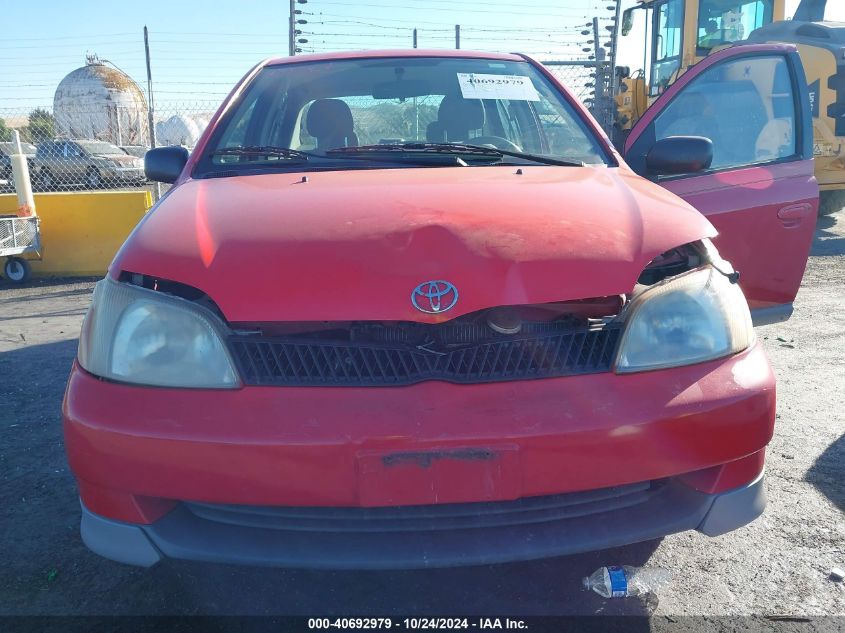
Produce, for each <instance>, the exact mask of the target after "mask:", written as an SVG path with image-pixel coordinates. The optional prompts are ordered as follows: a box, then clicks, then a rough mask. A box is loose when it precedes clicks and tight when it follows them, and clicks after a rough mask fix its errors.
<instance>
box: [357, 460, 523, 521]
mask: <svg viewBox="0 0 845 633" xmlns="http://www.w3.org/2000/svg"><path fill="white" fill-rule="evenodd" d="M357 467H358V468H357V469H358V491H359V498H360V503H361V505H363V506H372V507H376V506H392V505H430V504H439V503H471V502H483V501H506V500H510V499H517V498H519V496H520V494H521V488H522V486H521V479H520V468H519V450H518V447H516V446H510V445H507V446H501V445H499V446H493V447H445V448H427V449H424V450H385V451H363V452H361V453H359V454H358V456H357Z"/></svg>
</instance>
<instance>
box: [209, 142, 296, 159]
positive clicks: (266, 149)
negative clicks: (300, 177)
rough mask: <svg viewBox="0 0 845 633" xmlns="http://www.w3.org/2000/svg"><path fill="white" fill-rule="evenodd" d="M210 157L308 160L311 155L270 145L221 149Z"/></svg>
mask: <svg viewBox="0 0 845 633" xmlns="http://www.w3.org/2000/svg"><path fill="white" fill-rule="evenodd" d="M211 155H212V156H275V157H278V158H297V159H300V160H308V159H309V158H311V155H310V154H309V153H308V152H302V151H300V150H298V149H290V148H289V147H275V146H272V145H247V146H245V147H222V148H220V149H218V150H215V151H213V152H212V153H211Z"/></svg>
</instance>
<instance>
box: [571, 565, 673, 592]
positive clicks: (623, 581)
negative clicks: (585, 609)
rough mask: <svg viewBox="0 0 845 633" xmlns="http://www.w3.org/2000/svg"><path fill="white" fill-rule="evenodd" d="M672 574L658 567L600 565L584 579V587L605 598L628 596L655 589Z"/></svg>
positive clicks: (663, 584) (666, 582)
mask: <svg viewBox="0 0 845 633" xmlns="http://www.w3.org/2000/svg"><path fill="white" fill-rule="evenodd" d="M671 579H672V575H671V574H670V573H669V572H668V571H667V570H665V569H659V568H656V567H628V566H627V565H622V566H616V565H613V566H608V567H599V568H598V569H597V570H596V571H594V572H593V573H592V574H591V575H590V576H586V577H585V578H584V580H583V581H582V584H583V586H584V589H586V590H587V591H590V590H591V589H592V590H593V591H595V592H596V593H597V594H599V595H600V596H603V597H605V598H628V597H630V596H640V595H642V594H644V593H648V592H651V591H655V590H656V589H658V588H660V587H663V586H665V585H667V584H668V583H669V581H670V580H671Z"/></svg>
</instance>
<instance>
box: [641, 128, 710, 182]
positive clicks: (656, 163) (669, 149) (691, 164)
mask: <svg viewBox="0 0 845 633" xmlns="http://www.w3.org/2000/svg"><path fill="white" fill-rule="evenodd" d="M645 161H646V169H647V170H648V173H649V174H651V175H654V176H669V175H677V174H693V173H696V172H699V171H703V170H705V169H708V168H709V167H710V164H711V163H712V162H713V143H712V142H711V141H710V139H709V138H704V137H703V136H670V137H668V138H664V139H660V140H659V141H657V142H656V143H655V144H654V145H653V146H652V147H651V149H650V150H649V152H648V154H647V155H646V159H645Z"/></svg>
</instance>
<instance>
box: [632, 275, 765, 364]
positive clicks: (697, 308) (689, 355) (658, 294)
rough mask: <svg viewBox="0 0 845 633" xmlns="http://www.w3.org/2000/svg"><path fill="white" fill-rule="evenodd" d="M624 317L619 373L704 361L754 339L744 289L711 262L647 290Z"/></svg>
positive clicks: (733, 350) (724, 354)
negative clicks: (710, 264)
mask: <svg viewBox="0 0 845 633" xmlns="http://www.w3.org/2000/svg"><path fill="white" fill-rule="evenodd" d="M625 321H626V322H625V332H624V334H623V335H622V342H621V343H620V345H619V352H618V355H617V358H616V371H617V373H627V372H635V371H646V370H651V369H664V368H667V367H679V366H682V365H692V364H694V363H701V362H705V361H708V360H714V359H716V358H722V357H724V356H729V355H730V354H735V353H737V352H740V351H742V350H744V349H746V348H747V347H748V346H749V345H751V344H752V343H753V342H754V328H753V326H752V323H751V312H750V311H749V309H748V303H747V302H746V300H745V296H744V295H743V294H742V290H740V288H739V286H738V285H736V284H733V283H731V282H730V281H729V280H728V279H727V277H725V275H724V274H722V273H720V272H719V271H717V270H716V269H715V268H712V267H710V266H708V267H705V268H701V269H697V270H693V271H690V272H687V273H684V274H682V275H678V276H677V277H672V278H670V279H666V280H664V281H662V282H660V283H657V284H655V285H654V286H652V287H650V288H648V289H646V290H644V291H643V292H641V293H640V294H638V295H637V296H636V297H635V298H634V299H633V300H632V302H631V304H630V306H629V307H628V309H627V311H626V317H625Z"/></svg>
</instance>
